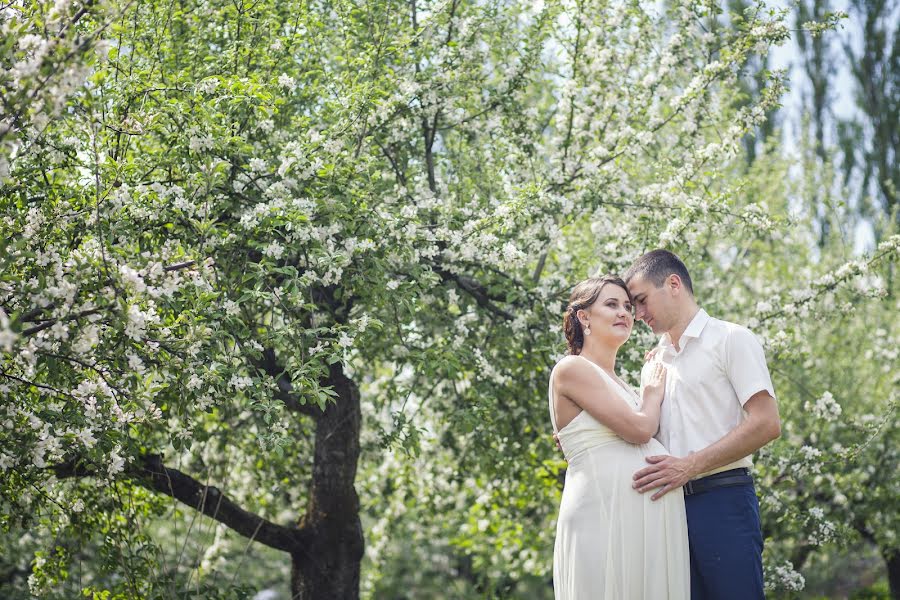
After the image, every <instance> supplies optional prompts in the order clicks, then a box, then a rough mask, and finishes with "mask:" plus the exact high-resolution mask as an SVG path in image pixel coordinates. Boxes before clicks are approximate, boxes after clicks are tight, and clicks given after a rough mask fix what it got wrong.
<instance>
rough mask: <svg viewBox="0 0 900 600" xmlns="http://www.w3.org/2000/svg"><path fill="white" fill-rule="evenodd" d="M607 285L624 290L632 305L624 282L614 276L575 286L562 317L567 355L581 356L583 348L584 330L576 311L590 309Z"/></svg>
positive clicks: (596, 278) (593, 278)
mask: <svg viewBox="0 0 900 600" xmlns="http://www.w3.org/2000/svg"><path fill="white" fill-rule="evenodd" d="M607 283H611V284H613V285H617V286H619V287H620V288H622V289H623V290H625V294H626V295H627V296H628V301H629V302H631V303H634V301H633V300H632V299H631V293H630V292H629V291H628V287H627V286H626V285H625V282H624V281H622V279H621V278H620V277H616V276H615V275H604V276H603V277H591V278H590V279H585V280H584V281H582V282H581V283H579V284H578V285H576V286H575V288H574V289H573V290H572V295H571V296H569V305H568V306H567V307H566V314H565V316H564V317H563V331H565V333H566V344H568V346H569V354H581V349H582V348H583V347H584V328H582V326H581V321H579V320H578V314H577V313H578V311H579V310H586V309H588V308H590V306H591V305H592V304H594V302H596V301H597V298H599V297H600V292H601V291H602V290H603V287H604V286H605V285H606V284H607Z"/></svg>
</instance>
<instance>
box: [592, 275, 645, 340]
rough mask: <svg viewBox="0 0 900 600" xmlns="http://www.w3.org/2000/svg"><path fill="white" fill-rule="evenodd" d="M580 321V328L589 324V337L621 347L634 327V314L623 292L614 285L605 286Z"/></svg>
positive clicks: (626, 295)
mask: <svg viewBox="0 0 900 600" xmlns="http://www.w3.org/2000/svg"><path fill="white" fill-rule="evenodd" d="M584 313H585V314H584V317H583V318H582V319H581V323H582V326H584V325H586V324H588V323H589V324H590V327H591V337H594V336H596V339H598V341H599V340H601V339H602V340H608V341H609V342H611V343H614V344H616V345H617V346H621V345H622V344H624V343H625V341H626V340H627V339H628V336H630V335H631V328H632V327H633V326H634V314H633V307H632V306H631V301H630V300H629V299H628V294H626V293H625V290H623V289H622V288H620V287H619V286H617V285H614V284H606V285H605V286H603V289H602V290H600V296H598V297H597V301H596V302H594V303H593V304H592V305H591V306H590V307H588V309H587V310H586V311H584Z"/></svg>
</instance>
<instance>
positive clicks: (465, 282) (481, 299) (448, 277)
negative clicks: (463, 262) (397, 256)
mask: <svg viewBox="0 0 900 600" xmlns="http://www.w3.org/2000/svg"><path fill="white" fill-rule="evenodd" d="M434 272H435V273H437V274H438V275H440V276H441V279H443V280H444V281H453V282H455V283H456V285H458V286H459V287H460V289H461V290H463V291H464V292H466V293H467V294H469V295H470V296H472V297H473V298H475V302H477V303H478V306H480V307H482V308H485V309H487V310H488V311H490V312H492V313H493V314H495V315H497V316H498V317H503V318H504V319H506V320H507V321H512V320H513V319H514V318H515V317H513V316H512V315H511V314H510V313H509V312H507V311H505V310H503V309H502V308H500V307H499V306H497V305H496V304H494V299H493V298H491V296H490V295H489V294H488V291H487V290H486V289H485V287H484V286H483V285H482V284H481V283H479V282H478V281H476V280H474V279H472V278H471V277H466V276H465V275H457V274H456V273H451V272H450V271H447V270H445V269H442V268H440V267H435V268H434Z"/></svg>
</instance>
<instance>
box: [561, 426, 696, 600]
mask: <svg viewBox="0 0 900 600" xmlns="http://www.w3.org/2000/svg"><path fill="white" fill-rule="evenodd" d="M655 454H667V452H666V450H665V448H663V446H662V445H661V444H660V443H659V442H657V441H656V440H650V443H648V444H643V445H634V444H629V443H627V442H625V441H624V440H622V441H617V442H612V443H607V444H604V445H602V446H599V447H595V448H589V449H587V450H584V451H583V452H581V453H579V454H578V455H576V456H574V457H573V458H572V459H571V460H570V461H569V466H568V470H567V471H566V482H565V488H564V490H563V495H562V502H561V504H560V508H559V519H558V521H557V526H556V545H555V548H554V552H553V586H554V590H555V593H556V598H557V600H588V599H591V600H594V599H599V598H604V599H607V600H635V599H642V598H643V599H646V600H651V599H652V600H659V599H666V598H669V599H682V598H683V599H687V598H689V597H690V571H689V568H690V563H689V561H690V558H689V554H688V537H687V519H686V517H685V512H684V498H683V495H682V492H681V489H680V488H679V489H677V490H673V491H671V492H669V493H668V494H666V495H665V496H663V497H662V498H660V499H659V500H656V501H652V500H650V496H652V493H650V492H647V493H645V494H639V493H638V492H637V491H635V490H634V489H633V488H632V487H631V483H632V476H633V475H634V473H635V471H638V470H639V469H642V468H644V467H645V466H647V464H648V463H647V462H646V461H645V460H644V458H645V457H646V456H652V455H655Z"/></svg>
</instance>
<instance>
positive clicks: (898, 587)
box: [881, 549, 900, 599]
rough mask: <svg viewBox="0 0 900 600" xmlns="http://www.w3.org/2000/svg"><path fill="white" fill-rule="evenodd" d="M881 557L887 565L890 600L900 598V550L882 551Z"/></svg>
mask: <svg viewBox="0 0 900 600" xmlns="http://www.w3.org/2000/svg"><path fill="white" fill-rule="evenodd" d="M881 556H882V557H883V558H884V564H885V565H887V574H888V585H889V586H890V589H891V598H895V599H898V598H900V550H896V549H892V550H882V552H881Z"/></svg>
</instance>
